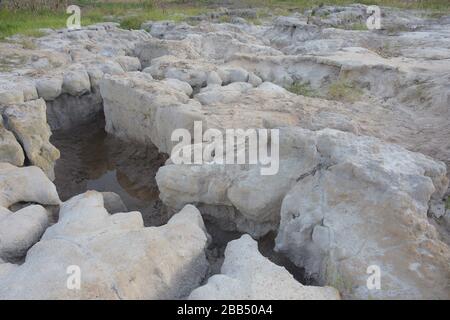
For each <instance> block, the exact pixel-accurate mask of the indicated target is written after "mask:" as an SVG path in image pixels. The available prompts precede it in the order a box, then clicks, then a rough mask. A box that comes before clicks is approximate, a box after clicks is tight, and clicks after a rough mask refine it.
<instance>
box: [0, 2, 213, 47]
mask: <svg viewBox="0 0 450 320" xmlns="http://www.w3.org/2000/svg"><path fill="white" fill-rule="evenodd" d="M162 2H163V3H165V4H167V6H166V5H165V4H164V5H162V6H160V7H158V6H156V5H155V3H154V1H153V0H136V1H126V2H99V1H96V0H78V1H73V3H74V4H77V5H79V6H80V8H81V25H82V26H87V25H90V24H94V23H99V22H105V21H119V22H121V26H122V27H123V28H126V29H139V28H140V26H141V24H142V22H144V21H148V20H153V21H159V20H174V21H180V20H183V19H184V18H185V17H187V16H192V15H198V14H200V13H203V12H205V11H207V9H206V8H205V7H201V6H194V5H192V6H187V5H179V6H177V5H173V4H172V2H170V1H169V2H167V1H162ZM69 16H70V15H69V14H66V12H65V11H60V12H57V11H50V10H41V11H28V10H14V11H9V10H6V9H0V39H5V38H6V37H9V36H12V35H15V34H22V35H26V36H33V37H37V36H42V35H43V34H42V33H41V32H39V29H41V28H52V29H59V28H64V27H65V26H66V21H67V18H68V17H69Z"/></svg>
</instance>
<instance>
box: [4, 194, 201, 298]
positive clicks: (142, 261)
mask: <svg viewBox="0 0 450 320" xmlns="http://www.w3.org/2000/svg"><path fill="white" fill-rule="evenodd" d="M206 243H207V234H206V231H205V228H204V225H203V221H202V218H201V216H200V214H199V212H198V210H197V209H196V208H195V207H193V206H186V207H185V208H184V209H183V210H182V211H181V212H180V213H179V214H176V215H175V216H173V217H172V219H171V220H170V221H169V222H168V223H167V224H166V225H164V226H161V227H157V228H156V227H150V228H144V226H143V221H142V216H141V214H140V213H139V212H128V213H116V214H114V215H110V214H109V213H108V212H107V211H106V210H105V208H104V207H103V198H102V195H101V194H100V193H98V192H95V191H88V192H86V193H84V194H81V195H78V196H76V197H74V198H72V199H70V200H68V201H67V202H65V203H64V204H63V205H62V206H61V210H60V219H59V221H58V223H56V224H55V225H53V226H51V227H50V228H48V229H47V231H46V232H45V234H44V235H43V237H42V239H41V241H39V242H38V243H37V244H36V245H34V246H33V247H32V248H31V249H30V250H29V251H28V254H27V257H26V260H25V263H24V264H22V265H20V266H18V267H16V268H12V269H11V270H9V272H8V271H6V272H3V276H2V274H1V273H0V298H1V299H18V298H19V299H178V298H183V297H186V296H187V295H188V294H189V293H190V292H191V291H192V290H193V289H194V288H195V287H197V286H198V285H199V284H200V281H201V280H202V278H203V277H204V276H205V274H206V271H207V268H208V263H207V261H206V258H205V253H204V249H205V246H206ZM68 268H69V269H68ZM68 270H69V273H68ZM74 270H75V271H74ZM77 271H80V273H79V275H80V289H79V290H73V289H72V290H70V289H68V285H67V284H68V283H69V285H70V284H73V283H74V282H72V281H71V279H73V277H70V276H71V275H72V276H73V275H76V274H77V273H76V272H77ZM0 272H1V271H0ZM71 272H72V273H71ZM73 272H75V273H73ZM5 273H6V275H5ZM69 287H70V286H69Z"/></svg>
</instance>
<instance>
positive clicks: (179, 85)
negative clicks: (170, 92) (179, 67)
mask: <svg viewBox="0 0 450 320" xmlns="http://www.w3.org/2000/svg"><path fill="white" fill-rule="evenodd" d="M162 82H163V83H167V84H168V85H169V86H170V87H172V88H174V89H176V90H178V91H181V92H184V93H185V94H186V95H187V96H190V95H191V94H192V92H193V89H192V87H191V86H190V85H189V83H187V82H185V81H180V80H178V79H170V78H169V79H165V80H163V81H162Z"/></svg>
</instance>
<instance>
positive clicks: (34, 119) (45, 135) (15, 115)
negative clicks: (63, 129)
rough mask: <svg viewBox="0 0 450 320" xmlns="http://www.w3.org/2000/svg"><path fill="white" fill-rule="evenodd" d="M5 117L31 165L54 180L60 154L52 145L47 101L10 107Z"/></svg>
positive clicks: (33, 101)
mask: <svg viewBox="0 0 450 320" xmlns="http://www.w3.org/2000/svg"><path fill="white" fill-rule="evenodd" d="M3 115H4V117H5V120H6V124H7V127H8V129H9V130H11V131H12V132H13V133H14V134H15V136H16V138H17V140H18V141H19V142H20V143H21V144H22V146H23V148H24V151H25V154H26V156H27V158H28V159H29V160H30V162H31V164H33V165H36V166H38V167H40V168H41V169H42V170H44V172H45V173H46V174H47V176H48V177H49V178H50V179H51V180H53V179H54V178H55V174H54V169H53V168H54V165H55V161H56V160H57V159H58V158H59V156H60V154H59V151H58V149H56V148H55V147H54V146H53V145H52V144H51V143H50V136H51V131H50V128H49V126H48V124H47V115H46V105H45V101H44V100H42V99H39V100H32V101H28V102H25V103H23V104H17V105H12V106H9V107H7V108H6V109H5V111H4V113H3Z"/></svg>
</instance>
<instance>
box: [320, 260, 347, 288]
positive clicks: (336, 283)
mask: <svg viewBox="0 0 450 320" xmlns="http://www.w3.org/2000/svg"><path fill="white" fill-rule="evenodd" d="M324 266H325V281H326V285H328V286H331V287H333V288H336V289H337V290H338V291H339V292H340V293H341V294H343V295H347V294H350V293H351V292H352V290H353V282H352V281H351V280H350V279H348V278H347V277H345V276H344V275H343V274H342V272H340V271H339V270H338V268H337V266H336V264H335V263H333V262H331V258H330V257H326V258H325V260H324Z"/></svg>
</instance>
